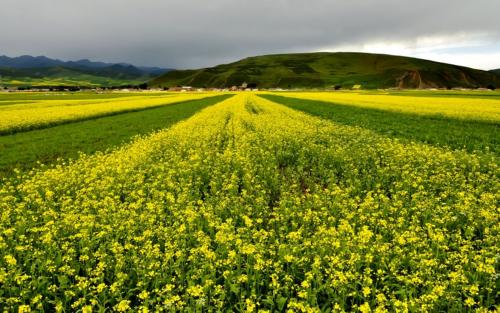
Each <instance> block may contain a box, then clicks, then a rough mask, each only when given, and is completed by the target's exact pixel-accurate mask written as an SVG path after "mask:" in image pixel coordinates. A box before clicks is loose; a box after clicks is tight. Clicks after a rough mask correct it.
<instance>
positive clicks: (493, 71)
mask: <svg viewBox="0 0 500 313" xmlns="http://www.w3.org/2000/svg"><path fill="white" fill-rule="evenodd" d="M490 72H492V73H495V74H497V75H498V76H500V68H497V69H496V70H491V71H490Z"/></svg>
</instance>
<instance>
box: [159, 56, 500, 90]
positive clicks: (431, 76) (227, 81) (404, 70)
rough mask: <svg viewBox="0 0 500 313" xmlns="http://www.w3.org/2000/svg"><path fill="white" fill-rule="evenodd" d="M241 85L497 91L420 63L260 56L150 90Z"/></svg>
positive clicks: (458, 71)
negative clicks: (479, 89)
mask: <svg viewBox="0 0 500 313" xmlns="http://www.w3.org/2000/svg"><path fill="white" fill-rule="evenodd" d="M244 82H246V83H247V84H249V86H256V87H258V88H277V87H280V88H332V87H334V86H338V87H343V88H351V87H352V86H353V85H361V87H362V88H364V89H375V88H391V87H400V88H454V87H464V88H477V87H485V88H487V87H496V85H497V84H498V83H499V82H500V78H498V77H497V76H496V75H494V74H493V73H491V72H487V71H481V70H475V69H471V68H467V67H462V66H457V65H451V64H444V63H438V62H433V61H428V60H423V59H416V58H409V57H402V56H392V55H384V54H369V53H352V52H338V53H302V54H280V55H265V56H257V57H250V58H246V59H243V60H240V61H237V62H234V63H230V64H222V65H218V66H215V67H211V68H203V69H197V70H177V71H171V72H168V73H166V74H164V75H161V76H159V77H157V78H155V79H153V80H151V81H150V82H149V85H150V86H160V87H173V86H179V85H188V86H193V87H218V88H222V87H231V86H240V85H242V84H243V83H244Z"/></svg>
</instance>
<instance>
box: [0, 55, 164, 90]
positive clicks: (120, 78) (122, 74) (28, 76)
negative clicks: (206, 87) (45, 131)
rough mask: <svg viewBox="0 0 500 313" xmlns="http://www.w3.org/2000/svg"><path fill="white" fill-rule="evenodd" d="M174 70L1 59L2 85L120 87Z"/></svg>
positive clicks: (24, 56)
mask: <svg viewBox="0 0 500 313" xmlns="http://www.w3.org/2000/svg"><path fill="white" fill-rule="evenodd" d="M170 70H171V69H163V68H158V67H145V66H141V67H136V66H133V65H131V64H128V63H105V62H93V61H90V60H87V59H82V60H78V61H61V60H58V59H51V58H47V57H45V56H38V57H33V56H29V55H23V56H20V57H14V58H10V57H7V56H0V85H8V86H22V85H37V86H41V85H43V86H51V85H58V86H59V85H71V86H75V85H78V86H113V85H114V86H116V85H126V84H140V83H143V82H145V81H148V80H150V79H152V78H154V77H156V76H158V75H161V74H164V73H166V72H168V71H170Z"/></svg>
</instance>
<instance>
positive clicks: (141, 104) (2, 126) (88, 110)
mask: <svg viewBox="0 0 500 313" xmlns="http://www.w3.org/2000/svg"><path fill="white" fill-rule="evenodd" d="M209 95H210V94H208V93H196V94H166V95H163V96H158V97H155V96H153V97H152V96H142V97H137V96H132V97H119V98H104V99H84V100H82V99H77V100H74V99H71V96H70V97H68V98H67V99H59V100H37V101H33V100H31V101H27V102H26V103H20V102H19V100H17V101H16V102H15V103H10V104H9V103H8V101H6V102H7V103H6V104H3V105H0V134H12V133H16V132H20V131H27V130H31V129H39V128H44V127H49V126H53V125H59V124H64V123H68V122H73V121H77V120H84V119H90V118H95V117H98V116H106V115H112V114H117V113H122V112H127V111H136V110H141V109H145V108H151V107H156V106H162V105H165V104H169V103H174V102H179V101H185V100H196V99H201V98H204V97H207V96H209Z"/></svg>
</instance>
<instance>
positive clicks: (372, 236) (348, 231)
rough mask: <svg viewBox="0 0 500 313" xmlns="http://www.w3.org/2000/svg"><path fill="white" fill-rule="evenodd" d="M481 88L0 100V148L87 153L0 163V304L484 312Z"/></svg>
mask: <svg viewBox="0 0 500 313" xmlns="http://www.w3.org/2000/svg"><path fill="white" fill-rule="evenodd" d="M196 95H197V96H196ZM489 95H493V96H491V97H490V96H489ZM494 95H495V93H491V94H490V93H485V94H484V96H482V95H479V94H478V95H477V96H474V95H468V94H460V93H456V94H453V93H449V94H444V95H443V94H436V95H433V94H430V93H425V92H421V93H417V92H413V93H408V94H383V93H381V92H372V93H370V94H368V93H366V94H363V93H345V92H340V93H339V92H337V93H268V92H265V93H264V92H261V93H250V92H241V93H237V94H234V95H228V94H224V95H218V94H200V95H198V94H194V95H190V94H187V95H167V96H161V95H160V96H158V95H156V96H151V97H149V98H148V97H146V99H144V98H143V96H136V95H130V96H123V97H125V99H124V98H123V97H116V98H115V97H112V98H109V99H97V100H95V99H92V98H91V97H90V98H87V99H86V98H85V96H84V95H82V96H81V97H82V99H68V100H65V99H64V96H61V97H62V98H59V97H58V96H54V98H51V99H50V100H45V102H44V101H39V100H37V99H29V100H28V99H27V100H23V99H22V98H21V99H20V98H19V97H18V98H11V99H4V98H2V96H0V99H1V100H2V101H6V102H7V101H11V103H10V104H7V103H6V104H5V105H4V106H5V107H6V108H11V109H6V110H7V111H5V112H9V114H8V115H7V114H6V113H5V115H4V116H8V117H9V118H10V119H7V121H4V119H2V123H3V124H2V125H4V126H3V127H4V128H3V129H5V132H7V131H11V130H15V131H17V132H18V133H16V134H13V135H6V134H4V135H3V136H0V147H1V143H2V141H1V140H2V139H3V138H7V137H9V138H10V139H9V140H11V141H10V147H13V146H16V143H17V147H19V144H20V143H22V146H23V147H24V148H25V149H26V153H29V152H30V151H38V150H40V149H42V148H41V147H40V145H39V146H38V147H37V148H36V147H35V148H33V147H30V142H31V141H30V138H33V141H37V140H40V139H36V138H47V140H51V139H50V138H55V139H54V140H55V141H54V145H58V143H59V142H62V141H63V139H62V138H66V137H67V134H69V133H71V132H73V131H74V132H78V131H80V132H81V133H80V135H79V136H78V138H79V139H75V140H80V141H81V142H84V143H80V144H78V145H77V148H72V147H70V146H69V142H68V141H66V143H65V144H64V145H61V149H63V150H65V149H67V150H68V151H72V153H76V152H77V151H79V150H81V151H86V152H88V153H87V154H81V155H79V156H78V157H75V155H74V154H64V153H63V152H61V151H59V152H57V153H63V154H62V155H61V156H62V157H63V159H61V160H56V158H50V157H49V158H47V159H48V160H49V161H48V162H47V163H48V164H47V165H45V166H34V167H33V166H27V167H26V168H22V169H20V170H15V171H14V170H9V171H5V173H6V175H5V177H4V178H3V180H2V181H1V185H0V212H1V215H0V218H1V219H0V286H1V287H0V307H2V308H4V309H5V310H6V311H19V312H26V311H29V310H32V311H46V312H51V311H58V312H63V311H66V312H69V311H78V312H92V311H95V312H104V311H118V312H127V311H139V312H148V311H166V312H170V311H187V312H198V311H224V312H229V311H231V312H256V311H259V312H275V311H278V312H285V311H286V312H319V311H327V312H328V311H334V312H341V311H359V312H370V311H374V312H392V311H399V312H408V311H410V312H439V311H452V312H460V311H472V310H478V311H480V312H485V311H488V310H490V311H495V310H497V309H498V307H497V305H498V304H497V303H498V291H499V288H498V267H499V264H498V262H499V260H498V255H499V253H500V247H499V245H498V242H500V236H499V230H500V224H499V218H500V214H499V213H500V211H499V208H498V202H499V193H498V190H499V187H500V186H499V169H498V166H499V157H498V152H499V150H500V148H499V143H498V128H499V125H500V116H499V112H500V99H498V98H497V97H496V96H494ZM31 97H36V96H31ZM76 97H79V96H76ZM103 97H104V96H103ZM19 101H21V102H22V101H35V102H34V103H19ZM14 102H15V103H14ZM64 103H71V104H72V105H69V106H68V105H65V104H64ZM98 103H100V106H99V105H98ZM133 103H135V106H134V105H133ZM146 103H147V104H146ZM160 103H163V104H165V105H163V106H160V107H157V106H158V105H160ZM4 106H2V105H0V110H2V109H3V107H4ZM13 108H20V110H25V111H23V112H24V114H22V115H20V116H24V119H23V118H17V117H15V118H14V117H12V118H11V116H17V115H15V114H12V115H11V113H10V112H14V111H8V110H13ZM28 108H29V109H28ZM49 108H50V110H52V108H53V109H54V110H53V111H49ZM55 108H57V110H55ZM75 108H78V110H75ZM84 108H88V109H87V110H85V109H84ZM115 108H116V112H117V114H115V115H113V116H105V117H102V116H101V115H103V114H108V113H109V112H114V111H113V110H115ZM172 108H173V109H172ZM132 109H133V110H137V111H134V112H128V111H127V110H132ZM124 110H125V111H124ZM155 110H161V111H155ZM31 111H32V112H31ZM0 112H2V111H0ZM39 112H46V113H44V114H41V113H39ZM74 112H77V114H76V115H75V114H74ZM95 112H99V113H95ZM0 114H4V113H0ZM113 114H114V113H113ZM137 114H140V115H137ZM167 115H168V116H169V117H167ZM160 116H165V117H162V118H160ZM87 117H91V119H87ZM153 121H154V122H153ZM91 122H92V124H85V125H84V126H81V127H79V126H78V124H79V123H91ZM149 122H151V125H154V126H152V127H150V128H149V127H139V126H134V125H136V124H141V123H142V124H148V123H149ZM61 123H64V124H61ZM99 125H100V126H99ZM124 125H129V126H124ZM161 125H164V127H161ZM63 127H65V129H63V130H61V129H62V128H63ZM99 127H101V128H99ZM107 127H109V128H111V129H113V130H114V131H109V130H108V131H106V130H105V129H106V128H107ZM86 129H87V131H85V130H86ZM88 129H93V130H88ZM42 131H43V132H45V133H37V132H42ZM101 131H102V132H104V133H105V134H106V135H105V136H104V137H106V138H107V137H109V138H114V139H108V143H107V144H104V145H102V146H99V144H98V143H97V142H98V141H100V139H96V138H100V137H99V136H97V134H100V133H101ZM30 134H32V135H33V136H30ZM64 134H66V135H64ZM134 134H139V135H140V136H138V137H134V138H133V139H130V138H131V137H133V135H134ZM20 135H22V136H23V137H22V139H19V141H16V140H18V139H17V138H15V137H13V136H20ZM117 136H118V137H117ZM120 136H121V137H120ZM19 138H21V137H19ZM86 139H88V142H85V140H86ZM16 149H21V148H16ZM30 149H31V150H30ZM37 149H38V150H37ZM85 149H88V150H85ZM106 149H107V150H106ZM3 151H4V150H0V154H3V153H4V152H3ZM13 151H14V152H12V153H11V154H10V156H9V157H8V159H9V160H11V161H9V162H7V163H8V164H3V165H2V166H3V167H4V168H8V167H9V166H14V165H13V164H15V160H14V159H15V155H16V154H19V155H21V154H22V153H21V152H20V150H16V151H15V150H13ZM51 153H53V152H49V153H48V154H47V155H50V154H51ZM57 153H56V154H57ZM68 156H71V157H73V158H74V159H72V160H68V159H67V157H68ZM0 157H3V155H0ZM29 164H31V163H29ZM32 167H33V168H32Z"/></svg>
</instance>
